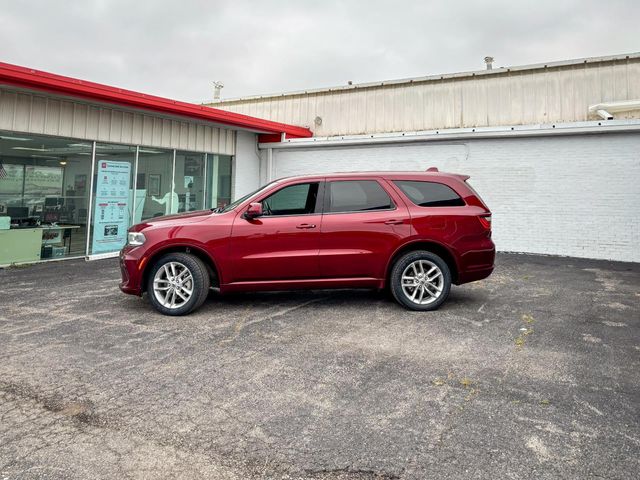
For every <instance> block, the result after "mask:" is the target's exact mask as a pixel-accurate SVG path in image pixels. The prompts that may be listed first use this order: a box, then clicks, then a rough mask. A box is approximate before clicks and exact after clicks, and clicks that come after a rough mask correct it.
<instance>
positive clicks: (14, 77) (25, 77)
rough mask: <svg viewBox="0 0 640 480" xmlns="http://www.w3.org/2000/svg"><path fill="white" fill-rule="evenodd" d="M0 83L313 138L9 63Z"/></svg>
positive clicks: (0, 67) (1, 67)
mask: <svg viewBox="0 0 640 480" xmlns="http://www.w3.org/2000/svg"><path fill="white" fill-rule="evenodd" d="M0 84H4V85H11V86H14V87H20V88H27V89H32V90H39V91H44V92H49V93H56V94H60V95H68V96H71V97H78V98H83V99H88V100H94V101H99V102H104V103H110V104H115V105H120V106H125V107H133V108H140V109H144V110H150V111H153V112H160V113H165V114H170V115H179V116H184V117H189V118H195V119H198V120H205V121H210V122H215V123H219V124H223V125H227V126H230V127H238V128H246V129H250V130H256V131H259V132H261V133H268V134H281V133H285V134H286V135H287V137H289V138H300V137H311V136H312V135H313V134H312V133H311V130H309V129H308V128H304V127H298V126H295V125H287V124H285V123H279V122H272V121H270V120H264V119H262V118H256V117H250V116H248V115H242V114H240V113H234V112H227V111H225V110H220V109H217V108H211V107H205V106H202V105H196V104H193V103H187V102H180V101H178V100H171V99H168V98H162V97H156V96H154V95H147V94H145V93H139V92H134V91H131V90H125V89H122V88H117V87H110V86H109V85H103V84H100V83H93V82H87V81H86V80H79V79H77V78H71V77H64V76H62V75H56V74H53V73H48V72H42V71H39V70H33V69H30V68H26V67H20V66H17V65H11V64H9V63H2V62H0Z"/></svg>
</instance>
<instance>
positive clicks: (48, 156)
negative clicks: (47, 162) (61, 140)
mask: <svg viewBox="0 0 640 480" xmlns="http://www.w3.org/2000/svg"><path fill="white" fill-rule="evenodd" d="M31 158H52V159H53V160H58V157H52V156H51V155H31Z"/></svg>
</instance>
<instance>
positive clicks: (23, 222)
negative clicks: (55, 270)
mask: <svg viewBox="0 0 640 480" xmlns="http://www.w3.org/2000/svg"><path fill="white" fill-rule="evenodd" d="M91 152H92V142H84V141H77V140H71V139H65V138H54V137H45V136H37V135H27V134H19V133H14V132H0V265H4V264H11V263H21V262H34V261H38V260H46V259H54V258H64V257H77V256H82V255H84V253H85V247H86V236H87V217H88V204H89V181H90V178H89V177H90V176H91Z"/></svg>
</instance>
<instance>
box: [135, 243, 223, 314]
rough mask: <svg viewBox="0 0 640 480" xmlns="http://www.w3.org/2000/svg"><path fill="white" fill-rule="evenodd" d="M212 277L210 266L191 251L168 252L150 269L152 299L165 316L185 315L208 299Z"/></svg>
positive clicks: (149, 292) (150, 299) (149, 288)
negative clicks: (210, 277)
mask: <svg viewBox="0 0 640 480" xmlns="http://www.w3.org/2000/svg"><path fill="white" fill-rule="evenodd" d="M210 283H211V280H210V279H209V273H208V271H207V267H206V266H205V265H204V263H202V260H200V259H199V258H198V257H196V256H194V255H190V254H188V253H179V252H176V253H169V254H167V255H164V256H163V257H161V258H160V259H159V260H158V261H157V262H156V263H155V264H154V265H153V267H152V269H151V272H149V280H148V283H147V293H148V295H149V301H150V302H151V304H152V305H153V306H154V307H155V309H156V310H158V311H159V312H160V313H163V314H165V315H186V314H187V313H190V312H192V311H193V310H195V309H196V308H198V307H200V306H201V305H202V304H203V303H204V301H205V300H206V298H207V294H208V293H209V286H210Z"/></svg>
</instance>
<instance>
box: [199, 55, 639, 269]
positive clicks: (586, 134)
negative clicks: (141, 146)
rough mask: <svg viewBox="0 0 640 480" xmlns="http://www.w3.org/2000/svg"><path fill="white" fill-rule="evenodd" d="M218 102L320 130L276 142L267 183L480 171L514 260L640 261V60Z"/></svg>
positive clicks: (474, 174)
mask: <svg viewBox="0 0 640 480" xmlns="http://www.w3.org/2000/svg"><path fill="white" fill-rule="evenodd" d="M211 105H213V106H215V107H216V108H219V109H226V110H228V111H233V112H237V113H244V114H249V115H256V116H260V117H262V118H268V119H270V120H274V121H280V122H290V123H294V124H297V125H303V126H308V128H310V129H311V130H312V131H313V133H314V136H313V137H311V138H298V139H294V138H286V137H285V138H281V139H280V141H277V139H274V138H273V137H263V140H262V141H261V143H260V160H259V161H260V165H261V170H260V181H262V182H264V181H267V180H269V179H273V178H278V177H282V176H287V175H298V174H306V173H323V172H335V171H351V170H425V169H427V168H428V167H431V166H435V167H438V168H439V169H440V170H443V171H451V172H458V173H465V174H468V175H471V179H470V182H471V184H472V185H473V186H474V188H475V189H476V190H478V191H479V193H480V194H481V195H482V197H483V198H484V199H485V200H486V201H487V203H488V205H489V206H490V208H491V209H492V211H493V232H494V239H495V242H496V245H497V248H498V249H499V250H501V251H513V252H527V253H542V254H552V255H567V256H576V257H585V258H599V259H609V260H621V261H632V262H639V261H640V215H638V213H637V205H640V54H631V55H619V56H611V57H598V58H588V59H578V60H570V61H563V62H554V63H547V64H540V65H528V66H522V67H509V68H496V69H492V70H482V71H478V72H465V73H459V74H452V75H435V76H430V77H421V78H413V79H405V80H397V81H390V82H377V83H368V84H360V85H346V86H341V87H333V88H327V89H318V90H307V91H298V92H291V93H284V94H277V95H262V96H254V97H247V98H241V99H230V100H224V101H221V102H216V103H214V104H211ZM274 140H276V141H274ZM256 183H257V181H256Z"/></svg>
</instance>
